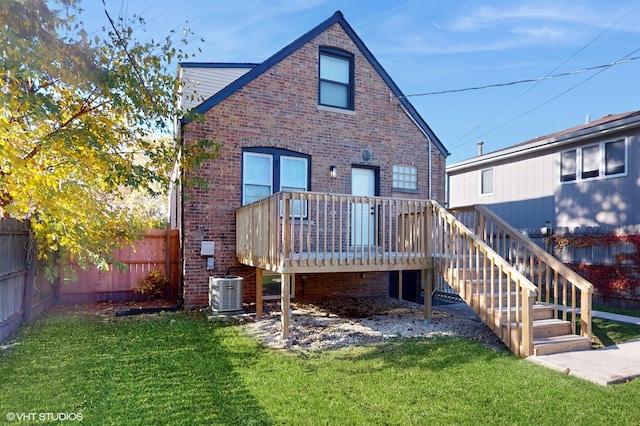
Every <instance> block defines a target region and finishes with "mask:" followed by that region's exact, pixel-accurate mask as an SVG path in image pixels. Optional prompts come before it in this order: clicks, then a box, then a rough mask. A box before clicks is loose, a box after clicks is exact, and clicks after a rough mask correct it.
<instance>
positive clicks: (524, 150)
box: [446, 116, 640, 173]
mask: <svg viewBox="0 0 640 426" xmlns="http://www.w3.org/2000/svg"><path fill="white" fill-rule="evenodd" d="M639 125H640V121H639V120H638V117H637V116H636V117H632V118H631V119H628V120H626V121H625V120H623V122H621V123H620V124H619V125H614V126H611V127H607V126H606V125H601V126H598V127H599V130H596V131H593V129H594V128H593V127H590V128H587V129H583V130H580V131H578V132H575V133H573V134H568V135H563V136H560V137H558V138H549V139H543V140H542V141H539V142H536V143H534V144H531V145H529V146H526V145H525V146H520V147H512V148H507V149H505V150H501V151H494V152H493V153H489V154H485V155H483V156H480V157H475V158H472V159H470V160H463V161H461V162H459V163H456V164H452V165H451V166H449V167H447V168H446V173H452V172H460V171H463V170H465V169H468V168H472V167H476V166H482V165H485V164H491V163H493V161H495V160H498V159H499V160H506V159H510V158H514V157H518V156H521V155H523V154H528V153H536V152H540V151H545V150H548V149H551V148H554V147H557V146H559V145H568V144H569V143H575V142H581V141H584V140H586V139H593V138H595V137H598V136H603V135H607V134H609V133H613V132H618V131H624V130H628V129H633V128H635V127H639ZM598 127H596V128H598Z"/></svg>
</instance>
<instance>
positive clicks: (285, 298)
mask: <svg viewBox="0 0 640 426" xmlns="http://www.w3.org/2000/svg"><path fill="white" fill-rule="evenodd" d="M292 275H293V274H281V275H280V281H281V282H280V310H281V314H280V322H281V325H282V338H283V339H288V338H289V310H290V309H291V299H290V295H289V289H290V286H291V281H292V280H291V277H292Z"/></svg>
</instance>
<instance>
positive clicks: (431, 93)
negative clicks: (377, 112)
mask: <svg viewBox="0 0 640 426" xmlns="http://www.w3.org/2000/svg"><path fill="white" fill-rule="evenodd" d="M638 50H640V49H637V50H636V52H637V51H638ZM637 59H640V56H634V57H632V58H626V59H621V60H619V61H616V62H612V63H610V64H604V65H595V66H592V67H588V68H582V69H579V70H575V71H568V72H563V73H559V74H553V75H546V76H544V77H538V78H529V79H525V80H517V81H510V82H508V83H496V84H487V85H485V86H475V87H466V88H464V89H450V90H442V91H438V92H425V93H414V94H411V95H405V96H404V97H405V98H409V97H415V96H431V95H443V94H446V93H459V92H468V91H471V90H482V89H490V88H493V87H505V86H514V85H516V84H522V83H535V82H539V81H544V80H551V79H554V78H558V77H566V76H569V75H574V74H580V73H583V72H588V71H593V70H597V69H601V68H605V69H606V68H611V67H612V66H615V65H620V64H624V63H627V62H631V61H635V60H637ZM598 74H599V73H598ZM596 75H597V74H596Z"/></svg>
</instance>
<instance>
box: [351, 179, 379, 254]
mask: <svg viewBox="0 0 640 426" xmlns="http://www.w3.org/2000/svg"><path fill="white" fill-rule="evenodd" d="M375 183H376V175H375V171H374V170H372V169H357V168H353V169H351V194H352V195H363V196H374V195H375V190H376V185H375ZM372 207H373V206H371V205H370V204H368V203H361V202H357V203H354V204H353V205H352V206H351V246H355V247H361V246H368V245H371V244H375V239H374V229H375V228H374V226H375V223H374V220H373V217H372V215H373V212H372V211H371V209H372Z"/></svg>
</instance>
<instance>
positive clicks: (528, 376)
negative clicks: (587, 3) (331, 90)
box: [0, 312, 640, 425]
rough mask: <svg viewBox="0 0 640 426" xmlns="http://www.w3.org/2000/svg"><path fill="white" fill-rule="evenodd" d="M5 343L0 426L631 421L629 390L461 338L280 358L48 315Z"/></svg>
mask: <svg viewBox="0 0 640 426" xmlns="http://www.w3.org/2000/svg"><path fill="white" fill-rule="evenodd" d="M17 342H18V343H19V344H18V345H15V346H13V347H11V348H10V349H7V350H4V351H0V419H2V420H0V422H5V417H6V416H7V414H8V413H18V414H20V413H82V418H83V420H82V421H81V422H66V423H63V424H90V425H102V424H113V425H125V424H126V425H152V424H153V425H161V424H183V425H200V424H204V425H210V424H224V425H250V424H259V425H282V424H287V425H315V424H318V425H326V424H331V425H382V424H392V425H416V424H425V425H441V424H445V425H447V424H450V425H459V424H463V425H464V424H474V425H490V424H495V425H506V424H523V425H530V424H535V425H559V424H576V425H599V424H603V425H604V424H606V425H627V424H634V423H637V422H638V419H640V404H638V401H640V380H635V381H631V382H629V383H626V384H621V385H615V386H611V387H601V386H598V385H595V384H591V383H588V382H586V381H582V380H580V379H577V378H574V377H569V376H566V375H563V374H560V373H557V372H554V371H551V370H548V369H545V368H543V367H541V366H538V365H534V364H532V363H529V362H527V361H525V360H522V359H519V358H516V357H514V356H513V355H511V354H509V353H506V352H496V351H494V350H493V349H489V348H486V347H484V346H482V344H480V343H478V342H472V341H469V340H466V339H457V338H455V339H454V338H444V337H442V338H437V339H412V340H397V341H393V342H391V343H387V344H383V345H378V346H370V347H359V348H348V349H341V350H335V351H328V352H324V353H307V354H300V353H289V352H284V351H277V350H273V349H265V348H262V347H260V345H258V344H257V343H256V342H255V341H254V340H252V339H250V338H247V337H244V336H243V335H242V333H241V331H240V326H237V325H226V324H222V323H218V322H211V321H208V320H207V318H206V317H205V316H204V315H202V314H198V313H193V312H187V313H175V314H163V315H159V316H138V317H124V318H109V319H99V318H96V317H88V316H86V315H75V316H71V315H60V314H58V315H52V316H49V317H47V318H45V319H42V320H40V321H38V322H36V323H35V324H34V325H33V326H31V327H29V328H25V329H23V330H22V332H21V334H20V337H19V338H18V340H17ZM6 418H8V417H6ZM27 423H28V422H19V421H13V422H11V424H27ZM53 423H55V422H52V424H53ZM4 424H9V422H6V423H4ZM37 424H45V422H37ZM55 424H60V423H59V422H58V423H55Z"/></svg>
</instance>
